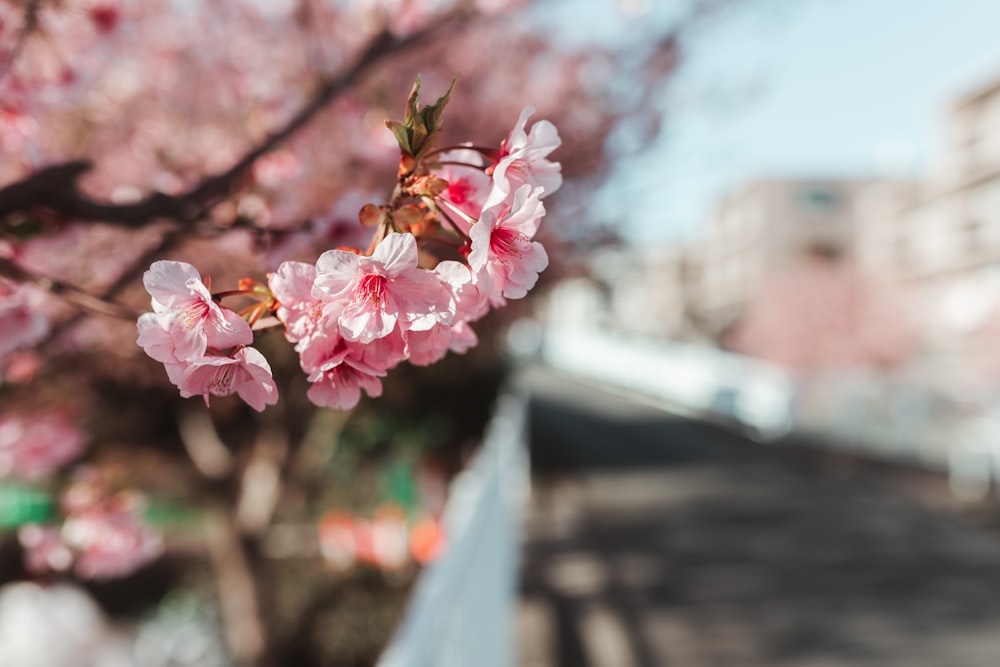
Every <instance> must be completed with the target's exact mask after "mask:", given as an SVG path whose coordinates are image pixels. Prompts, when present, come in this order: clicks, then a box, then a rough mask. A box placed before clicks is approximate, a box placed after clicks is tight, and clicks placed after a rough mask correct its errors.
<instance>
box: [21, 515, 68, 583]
mask: <svg viewBox="0 0 1000 667" xmlns="http://www.w3.org/2000/svg"><path fill="white" fill-rule="evenodd" d="M17 540H18V542H20V543H21V548H22V549H24V566H25V567H26V568H27V569H28V571H29V572H33V573H34V574H45V573H47V572H65V571H66V570H68V569H69V568H70V567H71V566H72V565H73V552H72V551H70V550H69V547H67V546H66V545H65V544H63V541H62V539H60V537H59V529H58V528H56V527H54V526H43V525H40V524H37V523H26V524H24V525H23V526H21V527H20V528H19V529H18V531H17Z"/></svg>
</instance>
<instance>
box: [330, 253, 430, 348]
mask: <svg viewBox="0 0 1000 667" xmlns="http://www.w3.org/2000/svg"><path fill="white" fill-rule="evenodd" d="M316 269H317V271H318V272H319V275H318V277H317V278H316V283H315V287H314V290H313V294H314V295H315V296H317V297H318V298H321V299H323V300H324V302H325V303H327V304H329V305H328V306H326V308H336V309H339V308H341V307H342V308H343V311H342V312H341V313H340V331H341V333H342V334H343V336H344V337H345V338H347V339H348V340H352V341H357V342H360V343H369V342H371V341H373V340H376V339H378V338H382V337H384V336H388V335H389V334H390V333H391V332H392V331H393V329H395V328H396V326H397V323H398V325H399V327H400V329H401V330H407V329H410V328H413V327H414V326H416V325H415V324H414V322H415V321H416V320H418V319H419V318H421V317H422V316H424V315H427V314H430V313H437V312H439V311H441V310H443V309H445V308H447V306H448V294H447V292H446V291H445V289H444V288H443V287H442V285H441V282H440V280H438V278H437V277H436V276H435V275H434V274H432V273H431V272H429V271H424V270H422V269H419V268H417V243H416V240H415V239H414V238H413V235H412V234H389V235H388V236H386V237H385V239H384V240H383V241H382V242H381V243H380V244H379V245H378V247H377V248H375V252H374V253H372V256H371V257H363V256H359V255H355V254H353V253H350V252H345V251H342V250H328V251H326V252H325V253H323V254H322V255H321V256H320V258H319V260H318V261H317V262H316ZM428 326H430V323H428Z"/></svg>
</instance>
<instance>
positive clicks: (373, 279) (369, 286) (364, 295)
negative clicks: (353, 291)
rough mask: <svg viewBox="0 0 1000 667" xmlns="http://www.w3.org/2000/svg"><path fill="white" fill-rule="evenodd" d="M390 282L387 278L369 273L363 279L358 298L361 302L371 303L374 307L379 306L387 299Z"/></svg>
mask: <svg viewBox="0 0 1000 667" xmlns="http://www.w3.org/2000/svg"><path fill="white" fill-rule="evenodd" d="M387 282H388V281H387V280H386V279H385V276H380V275H379V274H377V273H369V274H368V275H366V276H365V277H364V278H362V279H361V285H360V286H359V288H358V298H359V299H360V300H365V301H371V303H372V305H373V306H378V305H379V304H381V303H382V299H384V298H385V286H386V283H387Z"/></svg>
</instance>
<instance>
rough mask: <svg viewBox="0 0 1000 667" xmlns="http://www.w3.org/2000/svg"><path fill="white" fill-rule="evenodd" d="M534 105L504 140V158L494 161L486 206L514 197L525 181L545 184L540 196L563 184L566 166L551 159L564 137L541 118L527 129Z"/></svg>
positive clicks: (502, 147) (501, 147) (526, 111)
mask: <svg viewBox="0 0 1000 667" xmlns="http://www.w3.org/2000/svg"><path fill="white" fill-rule="evenodd" d="M533 113H535V109H534V107H526V108H525V109H524V110H523V111H522V112H521V116H520V118H518V119H517V123H515V124H514V129H513V130H511V132H510V135H508V136H507V138H506V139H505V140H504V141H503V143H501V144H500V159H499V161H498V162H497V163H496V164H495V165H493V168H492V170H493V186H494V187H493V190H492V191H491V192H490V194H489V197H488V198H487V201H486V204H485V206H493V205H495V204H497V203H498V202H501V201H503V200H504V199H507V198H508V197H510V195H511V194H512V193H514V192H515V191H517V189H518V188H520V187H521V186H522V185H525V184H528V185H530V186H532V187H537V188H541V193H540V194H539V197H540V198H541V197H545V196H547V195H550V194H552V193H553V192H555V191H556V190H558V189H559V187H560V186H561V185H562V166H561V165H560V164H559V163H558V162H552V161H550V160H548V159H547V158H548V155H549V153H551V152H552V151H554V150H555V149H557V148H559V146H560V144H561V143H562V140H561V139H560V138H559V132H558V131H557V130H556V127H555V125H553V124H552V123H550V122H549V121H547V120H540V121H538V122H537V123H535V124H534V125H532V126H531V131H530V132H527V133H526V132H525V130H524V126H525V123H527V122H528V117H529V116H531V114H533Z"/></svg>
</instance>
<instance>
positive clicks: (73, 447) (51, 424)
mask: <svg viewBox="0 0 1000 667" xmlns="http://www.w3.org/2000/svg"><path fill="white" fill-rule="evenodd" d="M86 443H87V438H86V436H85V435H84V434H83V432H82V431H81V430H80V429H79V427H77V426H76V424H74V423H73V422H72V421H70V420H69V419H68V418H67V417H66V416H64V415H62V414H57V413H46V414H40V415H36V416H34V417H30V418H29V417H20V416H7V415H0V477H4V476H7V475H12V476H14V477H19V478H22V479H27V480H32V481H34V480H39V479H42V478H44V477H47V476H49V475H51V474H52V473H54V472H56V471H58V470H59V469H60V468H61V467H63V466H64V465H66V464H67V463H69V462H71V461H73V460H75V459H77V458H78V457H79V456H80V455H81V454H82V453H83V450H84V448H85V446H86Z"/></svg>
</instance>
